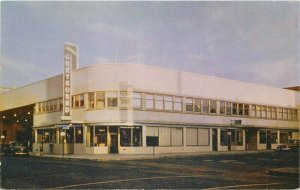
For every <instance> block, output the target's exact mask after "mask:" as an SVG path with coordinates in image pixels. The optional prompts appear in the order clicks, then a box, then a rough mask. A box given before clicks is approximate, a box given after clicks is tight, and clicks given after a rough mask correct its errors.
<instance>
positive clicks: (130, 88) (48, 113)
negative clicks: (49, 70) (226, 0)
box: [0, 64, 300, 154]
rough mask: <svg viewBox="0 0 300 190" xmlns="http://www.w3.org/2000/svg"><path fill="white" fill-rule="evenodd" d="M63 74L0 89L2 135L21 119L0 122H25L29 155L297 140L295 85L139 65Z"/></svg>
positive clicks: (260, 146) (232, 147) (259, 146)
mask: <svg viewBox="0 0 300 190" xmlns="http://www.w3.org/2000/svg"><path fill="white" fill-rule="evenodd" d="M70 74H71V76H72V77H70V78H66V76H67V75H66V73H64V74H62V75H58V76H54V77H52V78H48V79H45V80H42V81H39V82H35V83H33V84H29V85H27V86H24V87H21V88H17V89H13V90H10V91H7V92H4V93H1V94H0V112H1V119H2V121H1V137H2V141H5V142H7V140H8V136H9V134H11V133H15V131H14V130H13V129H14V128H18V127H20V125H22V122H21V119H22V117H19V120H20V121H19V122H17V121H14V120H13V118H12V119H10V122H7V119H9V117H14V116H15V115H16V114H23V115H26V116H27V117H29V118H27V121H28V120H30V121H31V126H30V129H31V133H30V135H31V138H30V139H29V141H30V143H31V146H32V151H33V152H34V153H39V151H40V150H41V147H42V148H43V152H44V153H48V154H63V153H64V154H153V151H155V153H156V154H159V153H186V152H209V151H236V150H265V149H275V148H276V147H277V145H278V144H279V143H283V142H287V141H288V140H291V139H299V115H300V114H299V97H300V95H299V92H297V91H292V90H287V89H280V88H275V87H270V86H263V85H258V84H252V83H246V82H241V81H234V80H228V79H224V78H217V77H211V76H204V75H199V74H194V73H187V72H180V71H175V70H170V69H165V68H159V67H153V66H146V65H141V64H100V65H93V66H89V67H84V68H79V69H78V68H76V69H73V70H70ZM66 79H69V81H67V82H66ZM67 85H69V86H70V88H69V89H68V88H67V91H66V86H67ZM65 92H67V93H69V95H67V96H66V94H65ZM68 99H69V100H70V101H69V103H68V102H67V103H66V102H65V100H68ZM66 107H68V110H67V111H69V112H68V113H69V115H67V116H64V114H63V109H64V108H66ZM20 110H21V111H20ZM24 110H25V111H24ZM15 111H16V112H17V113H14V112H15ZM15 117H16V116H15ZM64 118H65V119H64ZM23 123H24V122H23ZM11 138H13V136H11ZM63 151H64V152H63Z"/></svg>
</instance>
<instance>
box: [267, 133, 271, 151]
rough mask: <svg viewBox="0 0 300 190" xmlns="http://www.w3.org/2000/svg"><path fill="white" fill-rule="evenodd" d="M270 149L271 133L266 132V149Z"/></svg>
mask: <svg viewBox="0 0 300 190" xmlns="http://www.w3.org/2000/svg"><path fill="white" fill-rule="evenodd" d="M271 148H272V144H271V131H267V149H268V150H270V149H271Z"/></svg>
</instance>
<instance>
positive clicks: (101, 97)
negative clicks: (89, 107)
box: [96, 92, 105, 108]
mask: <svg viewBox="0 0 300 190" xmlns="http://www.w3.org/2000/svg"><path fill="white" fill-rule="evenodd" d="M96 101H97V102H96V106H97V108H104V107H105V92H97V93H96Z"/></svg>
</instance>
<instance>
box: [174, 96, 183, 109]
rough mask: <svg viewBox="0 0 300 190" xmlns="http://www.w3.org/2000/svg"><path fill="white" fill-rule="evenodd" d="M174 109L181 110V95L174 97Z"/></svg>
mask: <svg viewBox="0 0 300 190" xmlns="http://www.w3.org/2000/svg"><path fill="white" fill-rule="evenodd" d="M174 111H182V99H181V97H174Z"/></svg>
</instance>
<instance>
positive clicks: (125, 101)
mask: <svg viewBox="0 0 300 190" xmlns="http://www.w3.org/2000/svg"><path fill="white" fill-rule="evenodd" d="M130 106H131V98H130V93H129V92H125V91H124V92H120V107H121V108H129V107H130Z"/></svg>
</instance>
